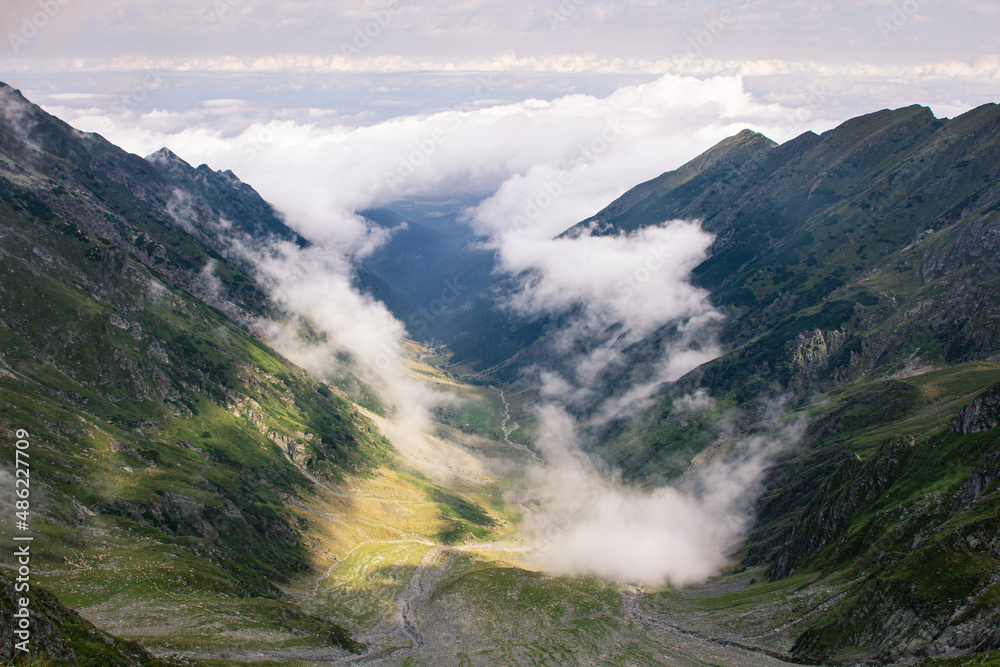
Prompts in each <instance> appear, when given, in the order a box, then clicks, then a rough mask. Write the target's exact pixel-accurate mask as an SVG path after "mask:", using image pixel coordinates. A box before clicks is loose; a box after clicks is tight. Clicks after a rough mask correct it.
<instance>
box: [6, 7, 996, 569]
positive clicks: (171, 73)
mask: <svg viewBox="0 0 1000 667" xmlns="http://www.w3.org/2000/svg"><path fill="white" fill-rule="evenodd" d="M998 28H1000V3H997V2H995V1H994V0H948V1H946V0H865V1H862V0H845V1H840V2H807V1H806V0H715V1H702V2H694V1H692V0H616V1H594V0H506V1H504V2H487V1H486V0H451V1H447V2H446V1H444V0H361V1H357V0H354V1H351V2H348V1H340V0H335V1H322V2H321V1H318V0H282V1H281V2H278V1H277V0H197V1H196V0H170V2H164V1H163V0H4V2H3V8H2V9H0V80H2V81H4V82H5V83H7V84H10V85H12V86H14V87H16V88H19V89H21V90H22V92H23V93H24V95H25V96H26V97H28V99H30V100H31V101H33V102H35V103H38V104H40V105H41V106H42V107H43V108H44V109H45V110H47V111H49V112H50V113H53V114H54V115H56V116H58V117H60V118H62V119H63V120H65V121H67V122H68V123H70V124H71V125H73V126H74V127H76V128H77V129H79V130H82V131H87V132H99V133H100V134H102V135H104V136H105V137H106V138H108V139H109V140H111V141H112V142H114V143H116V144H118V145H120V146H122V147H123V148H125V149H126V150H129V151H132V152H134V153H137V154H139V155H148V154H150V153H153V152H154V151H156V150H158V149H159V148H161V147H163V146H166V147H168V148H170V149H171V150H172V151H173V152H174V153H176V154H177V155H179V156H180V157H181V158H183V159H185V160H187V161H188V162H190V163H191V164H192V165H199V164H202V163H205V164H208V165H209V166H210V167H212V168H213V169H218V170H224V169H230V170H232V171H233V172H234V173H235V174H236V175H237V176H238V177H240V178H241V179H242V180H244V181H245V182H247V183H249V184H250V185H252V186H253V187H254V188H256V189H257V190H258V191H259V192H260V193H261V194H262V196H264V198H265V199H267V200H268V201H269V202H271V203H272V204H274V205H275V206H276V207H277V208H278V209H279V210H280V211H281V212H282V213H283V214H284V216H285V218H286V221H287V222H288V224H289V225H290V226H292V227H293V228H295V229H296V230H297V231H298V232H300V233H301V234H303V235H304V236H305V237H306V238H308V239H309V240H310V241H312V242H313V246H312V247H310V248H309V249H305V250H303V249H301V248H297V247H284V248H279V249H272V252H271V253H270V254H267V253H265V254H264V255H261V256H259V257H257V258H256V259H255V261H257V264H258V267H259V269H260V274H261V276H262V278H263V279H265V280H266V282H267V284H268V285H269V287H270V289H271V293H272V296H273V297H274V298H275V300H276V301H277V302H279V303H280V304H281V305H282V306H283V307H285V308H286V309H288V310H289V311H291V312H295V313H298V314H300V315H303V316H306V317H308V318H309V319H310V320H311V321H312V322H314V323H316V324H317V325H318V326H319V327H320V328H321V329H322V330H323V331H324V332H326V333H327V334H328V336H329V344H328V346H329V348H330V349H323V350H318V351H317V350H304V349H298V348H297V347H296V345H297V344H296V342H295V340H296V339H295V336H294V332H289V331H284V330H282V329H281V328H280V326H279V325H277V324H275V323H263V324H262V325H261V328H262V331H264V332H265V335H266V336H267V337H268V338H269V340H271V341H272V342H273V344H275V345H276V346H277V347H278V348H279V349H280V350H282V351H283V352H285V353H286V354H287V355H289V356H290V358H292V359H293V360H296V361H297V362H298V363H301V364H303V365H305V366H306V367H307V368H310V369H312V370H315V371H317V372H320V373H322V372H324V370H325V366H326V365H327V364H328V363H329V361H330V360H331V359H335V358H336V357H337V354H338V353H342V352H346V353H348V354H350V355H351V356H352V357H353V358H355V359H357V360H359V369H360V370H359V372H360V373H361V374H362V376H363V377H365V379H366V380H369V381H370V382H372V383H373V384H374V385H375V386H377V387H382V388H384V389H385V390H386V391H391V392H393V393H394V396H393V401H394V402H395V403H396V404H397V406H398V405H403V404H406V405H410V406H411V407H412V408H413V409H412V411H411V412H412V413H413V414H414V417H413V418H412V419H411V420H410V421H411V422H412V423H414V424H418V425H419V424H420V423H421V420H422V417H423V416H425V415H426V413H427V408H428V406H429V405H432V404H433V403H434V402H435V401H438V400H443V399H441V397H436V396H427V395H426V394H425V393H423V392H422V390H421V389H420V388H418V387H416V386H415V385H413V384H407V382H406V380H405V378H404V367H403V364H402V363H401V361H400V358H399V356H400V351H401V350H402V348H403V345H402V340H403V336H404V335H405V333H406V332H405V328H404V325H403V324H402V322H405V321H407V318H405V317H399V314H398V313H397V314H396V317H394V316H393V314H390V313H389V312H388V311H387V310H386V308H385V307H384V306H383V305H382V304H380V303H378V302H375V301H374V300H372V299H371V298H369V297H367V296H365V295H363V294H359V293H357V292H356V291H355V290H354V289H353V288H352V286H351V284H352V281H351V275H352V267H353V266H354V265H355V264H356V261H357V260H358V259H359V258H361V257H364V256H365V255H366V254H368V253H371V252H372V251H373V249H375V248H376V247H377V246H378V245H379V244H380V243H383V242H384V241H385V240H386V238H387V235H388V234H390V233H391V232H387V231H386V230H384V229H374V228H372V227H370V226H369V225H367V224H366V223H365V222H364V221H363V220H362V219H361V218H359V217H358V216H357V215H356V214H355V212H356V211H359V210H361V209H364V208H368V207H372V206H391V205H392V204H393V203H398V202H405V201H411V200H413V199H414V198H452V199H453V200H454V201H460V202H462V210H461V211H459V213H460V220H462V221H463V222H464V223H465V224H467V225H469V227H470V228H471V229H472V230H473V231H475V232H476V233H477V234H478V235H479V237H480V238H481V239H482V241H481V242H482V243H484V244H486V245H488V246H490V247H492V248H493V249H494V250H496V253H497V254H496V257H497V266H496V268H497V271H498V272H500V273H504V274H507V275H509V276H512V277H514V278H516V284H517V286H518V287H517V289H516V290H515V291H514V293H513V294H511V295H509V303H508V304H507V305H508V306H509V307H511V308H513V309H516V310H519V311H521V312H523V313H527V314H534V313H546V312H562V313H569V312H573V313H576V315H574V316H573V317H572V318H570V319H569V326H568V327H567V329H566V330H565V331H562V332H560V335H558V336H555V341H556V344H557V345H558V344H560V341H562V343H561V344H562V345H563V346H564V347H565V350H563V352H564V354H565V360H566V363H565V364H563V368H564V369H565V368H569V369H570V371H569V372H566V371H565V370H564V371H563V372H562V373H561V374H560V373H557V372H555V371H552V370H540V371H539V372H538V375H537V381H538V389H539V395H540V396H541V397H542V398H543V399H544V400H545V405H544V406H543V408H542V413H540V415H539V419H540V422H541V423H542V424H543V425H547V430H546V429H542V430H543V432H544V433H548V442H539V443H538V444H539V448H540V451H543V452H544V453H545V454H546V456H547V458H549V459H550V461H552V462H553V466H552V467H551V472H552V474H553V476H552V477H551V478H549V479H548V480H547V481H544V482H541V483H540V484H541V485H542V486H544V487H545V488H547V489H548V493H549V497H550V498H552V499H553V500H552V501H551V504H550V506H549V507H548V508H547V513H546V514H545V515H544V516H549V517H557V518H558V517H560V516H562V515H563V514H565V512H564V510H565V507H570V506H572V507H586V508H587V509H586V510H585V511H583V512H582V513H575V512H574V513H573V515H572V517H570V518H571V519H572V520H571V521H568V522H567V521H562V522H561V524H562V525H568V526H569V528H568V529H566V530H565V531H564V532H562V533H561V534H560V535H559V536H558V537H557V539H554V541H550V542H548V543H547V544H548V545H549V547H551V548H548V549H547V548H546V547H545V543H544V541H543V544H542V546H541V547H540V553H539V559H540V562H542V563H543V566H545V567H547V568H549V569H551V570H553V571H557V572H590V573H595V574H599V575H602V576H607V577H609V578H618V577H627V576H631V574H629V573H633V574H634V573H635V572H637V571H642V572H644V576H643V577H642V578H643V580H645V581H649V582H658V581H662V580H663V579H664V578H671V579H673V580H677V581H688V580H693V579H697V578H699V577H702V576H705V575H706V574H707V573H708V572H709V571H710V570H712V569H714V568H717V567H719V566H720V564H721V563H723V562H724V560H725V551H726V549H727V548H728V546H729V545H731V544H732V542H733V540H734V539H736V538H737V537H738V536H739V535H740V534H741V531H742V529H743V526H745V524H746V520H747V516H746V508H745V507H743V506H742V505H741V504H740V502H742V501H741V500H740V499H743V500H745V497H746V496H747V495H748V494H749V495H751V496H752V493H751V491H752V489H753V488H755V485H756V484H757V483H758V481H759V476H760V472H761V470H763V466H765V465H766V462H767V461H768V460H769V458H770V456H772V455H773V452H774V451H775V447H776V446H778V445H781V446H785V445H784V444H782V443H787V442H790V441H794V440H795V439H796V437H797V436H796V435H795V434H794V433H793V434H791V435H789V434H786V433H784V431H781V432H776V433H774V434H769V435H767V436H766V437H764V436H761V437H760V438H757V439H749V440H746V442H747V443H749V444H747V447H746V452H747V454H746V457H745V460H743V461H737V462H736V464H734V465H733V466H732V467H731V468H729V469H725V468H723V469H721V470H720V471H719V472H718V475H719V476H718V478H717V479H715V481H714V482H713V483H712V484H709V485H708V486H709V487H710V490H711V491H712V492H711V493H707V494H704V495H702V496H698V497H695V496H690V495H688V496H685V495H678V494H677V493H675V492H673V491H672V490H669V489H668V490H658V491H655V492H653V493H651V494H649V493H639V492H636V491H635V490H632V489H628V488H625V487H621V486H619V485H617V484H614V483H612V482H610V481H608V480H606V479H604V478H602V477H601V476H600V475H599V474H598V473H597V472H596V471H594V470H593V469H591V468H590V467H589V464H588V463H587V461H586V460H585V459H583V458H581V457H580V455H579V449H580V447H579V443H578V441H577V437H578V436H577V426H578V425H577V424H575V423H574V421H573V418H572V417H571V416H570V414H569V411H571V410H572V409H573V408H579V407H581V406H583V405H586V404H587V402H588V401H593V400H596V398H597V397H599V396H600V395H601V393H602V392H601V391H595V383H596V382H597V381H598V378H600V377H601V375H602V373H603V372H604V371H605V370H606V369H608V368H610V367H612V366H614V365H615V364H622V363H627V359H626V355H625V348H626V347H627V346H628V345H630V344H632V343H634V342H635V341H637V340H640V339H643V338H644V337H646V336H649V335H651V334H652V332H656V331H658V330H663V329H664V328H668V327H673V328H674V330H675V331H676V336H675V338H674V339H672V342H671V344H670V345H667V346H666V347H665V348H664V352H663V357H662V358H661V359H658V360H656V362H655V363H654V364H652V365H651V367H650V369H648V372H647V373H646V374H645V375H643V376H641V377H640V376H636V377H635V378H634V382H632V384H630V385H629V386H626V387H625V388H624V390H623V391H621V392H619V393H618V394H616V395H615V396H614V397H612V398H611V399H607V400H606V401H605V403H604V404H602V405H600V406H598V407H599V409H598V410H597V411H596V414H597V415H598V417H597V419H610V418H613V417H620V416H622V415H627V414H629V413H630V412H631V411H633V410H635V409H636V408H637V406H642V405H644V404H645V403H646V402H647V401H648V400H649V399H650V397H651V396H652V395H654V394H655V392H657V391H658V389H659V387H661V386H662V383H663V382H665V381H671V380H674V379H676V378H678V377H680V376H682V375H683V374H684V373H686V372H688V371H690V370H691V369H692V368H695V367H697V366H698V365H699V364H701V363H703V362H705V361H707V360H709V359H711V358H713V357H715V356H718V355H719V354H722V353H723V352H724V350H723V349H722V348H721V347H720V346H719V345H718V343H717V341H716V340H715V337H714V334H713V331H714V327H715V326H717V324H718V322H719V320H720V318H722V317H723V315H722V314H721V313H719V312H717V311H716V309H715V308H714V307H713V306H712V304H711V303H710V302H709V301H708V295H707V293H705V292H704V291H702V290H699V289H696V288H694V287H693V286H692V285H691V284H690V281H689V277H690V270H691V269H692V268H693V267H694V266H696V265H697V264H698V263H699V262H701V261H702V260H703V259H704V258H705V257H706V256H708V255H709V254H710V252H711V245H712V242H713V240H714V239H713V238H712V237H711V235H709V234H707V233H706V232H704V230H702V229H701V227H700V221H697V220H687V221H670V220H664V221H662V223H661V224H660V225H655V226H651V227H649V228H647V229H645V230H642V231H640V232H637V233H635V234H632V235H627V236H618V237H606V238H591V237H588V236H587V235H582V236H578V237H576V238H565V237H564V238H558V237H559V235H560V233H561V232H563V231H564V230H566V229H568V228H569V227H571V226H572V225H574V224H575V223H577V222H579V221H582V220H585V219H587V218H589V217H590V216H592V215H594V214H595V213H597V212H598V211H599V210H601V209H602V208H603V207H604V206H606V205H607V204H609V203H611V202H612V201H613V200H614V199H615V198H617V197H618V196H620V195H622V194H623V193H624V192H626V191H627V190H628V189H630V188H631V187H633V186H635V185H636V184H638V183H641V182H643V181H645V180H648V179H651V178H654V177H655V176H657V175H659V174H661V173H663V172H665V171H668V170H670V169H674V168H676V167H678V166H680V165H681V164H683V163H684V162H686V161H687V160H690V159H691V158H693V157H695V156H697V155H698V154H699V153H701V152H702V151H704V150H706V149H707V148H709V147H711V146H712V145H714V144H716V143H717V142H719V141H721V140H723V139H725V138H726V137H730V136H732V135H734V134H736V133H738V132H739V131H741V130H743V129H744V128H749V129H751V130H754V131H757V132H760V133H762V134H764V135H765V136H767V137H769V138H770V139H772V140H774V141H777V142H779V143H780V142H784V141H787V140H790V139H792V138H794V137H796V136H798V135H800V134H801V133H803V132H807V131H815V132H822V131H825V130H828V129H830V128H833V127H835V126H836V125H838V124H839V123H841V122H843V121H845V120H847V119H849V118H852V117H854V116H858V115H861V114H865V113H870V112H874V111H877V110H880V109H884V108H898V107H903V106H909V105H912V104H922V105H925V106H929V107H930V108H931V109H932V110H933V111H934V113H935V114H936V115H938V116H939V117H954V116H956V115H958V114H961V113H963V112H965V111H968V110H970V109H972V108H974V107H976V106H979V105H981V104H984V103H987V102H997V101H1000V56H998V48H997V46H996V43H997V40H996V36H997V35H998V34H1000V30H998ZM220 223H221V221H220ZM206 270H210V267H208V268H207V269H206ZM601 332H612V333H613V334H614V335H612V336H610V337H608V338H607V340H603V339H602V338H601V336H602V335H607V334H606V333H601ZM580 341H589V342H590V343H591V345H590V346H589V348H588V350H589V351H588V352H587V353H586V354H583V353H578V352H577V351H576V350H577V349H579V348H581V347H582V346H581V345H580V344H579V343H580ZM557 352H558V350H557ZM326 370H328V369H326ZM367 371H370V373H369V372H367ZM689 399H690V400H689V402H690V403H691V405H692V406H696V405H701V404H703V403H706V401H710V397H707V396H703V395H701V394H697V393H696V394H693V395H692V396H691V397H689ZM692 409H693V408H692ZM549 427H550V428H549ZM775 443H777V444H775ZM581 480H582V481H581ZM583 482H586V483H585V484H584V483H583ZM579 488H584V489H587V488H593V489H596V490H595V491H594V492H593V494H592V497H588V498H585V499H581V498H579V497H577V496H575V495H574V493H575V492H570V489H579ZM678 512H679V513H681V514H683V515H684V516H686V517H688V519H690V520H689V521H687V523H684V522H681V524H677V525H672V524H669V522H668V523H666V524H664V523H663V517H665V516H670V515H674V514H677V513H678ZM561 513H562V514H561ZM711 522H715V523H714V525H715V526H716V527H717V528H719V530H717V531H715V532H714V533H713V532H711V531H709V533H705V532H704V531H703V528H704V526H705V525H707V524H708V523H711ZM651 524H656V525H661V524H662V525H661V527H662V531H660V532H657V531H655V530H652V531H651V529H650V526H651ZM616 530H617V531H618V533H620V534H617V533H616V535H617V537H616V539H615V540H611V541H609V540H608V539H607V538H606V535H607V534H608V532H609V531H612V532H614V531H616ZM602 536H605V537H602ZM650 536H652V537H650ZM650 539H652V540H653V541H652V542H650V541H649V540H650ZM595 544H599V545H605V546H606V545H607V544H613V548H610V547H609V550H608V551H607V552H605V551H603V550H601V549H596V548H593V547H594V545H595ZM680 547H685V548H688V547H690V549H689V550H688V551H687V552H685V553H687V556H684V557H683V558H680V559H679V560H678V561H677V562H676V563H665V562H664V561H663V560H662V559H661V558H659V557H658V556H656V554H659V553H661V552H663V550H664V549H666V548H671V549H675V550H676V549H680ZM680 550H681V551H684V549H680ZM556 553H569V554H570V555H571V556H572V558H571V559H570V561H564V560H560V559H558V558H556V559H555V560H552V555H553V554H556ZM586 553H595V554H597V556H596V557H595V558H594V559H593V560H592V561H580V560H578V559H576V556H575V555H574V554H586ZM631 556H638V557H640V558H639V561H635V560H634V559H633V560H629V557H631ZM647 556H650V558H648V559H647V558H646V557H647ZM621 563H626V564H627V567H626V570H628V572H625V573H623V572H622V571H621V569H620V564H621ZM616 564H618V565H616Z"/></svg>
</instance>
